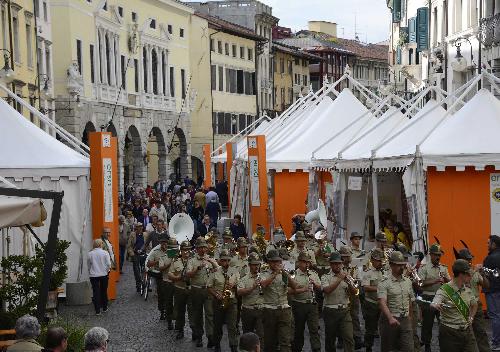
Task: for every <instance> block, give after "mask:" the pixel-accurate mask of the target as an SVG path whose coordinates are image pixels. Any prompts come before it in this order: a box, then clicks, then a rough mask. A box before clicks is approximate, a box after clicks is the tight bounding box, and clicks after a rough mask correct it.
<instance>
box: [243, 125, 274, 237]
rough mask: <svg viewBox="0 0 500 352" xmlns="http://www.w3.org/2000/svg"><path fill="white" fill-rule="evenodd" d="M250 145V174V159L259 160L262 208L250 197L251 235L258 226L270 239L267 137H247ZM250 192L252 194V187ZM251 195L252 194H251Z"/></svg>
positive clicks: (249, 168) (249, 169)
mask: <svg viewBox="0 0 500 352" xmlns="http://www.w3.org/2000/svg"><path fill="white" fill-rule="evenodd" d="M250 139H254V140H255V141H256V143H257V146H256V148H252V147H250V145H249V144H250V143H249V142H248V141H249V140H250ZM247 143H248V160H249V161H248V163H249V167H248V172H249V173H250V171H251V167H250V157H252V156H255V157H257V160H258V173H259V175H258V179H259V198H260V206H253V205H252V200H251V198H252V197H251V196H250V214H251V222H252V228H251V229H250V231H251V232H250V231H249V233H254V232H255V230H256V229H257V224H260V225H262V226H264V228H265V229H266V237H267V239H269V208H268V194H267V167H266V137H265V136H262V135H259V136H252V137H247ZM250 192H252V189H251V185H250ZM250 194H251V193H250Z"/></svg>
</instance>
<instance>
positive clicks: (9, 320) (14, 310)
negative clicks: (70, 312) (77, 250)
mask: <svg viewBox="0 0 500 352" xmlns="http://www.w3.org/2000/svg"><path fill="white" fill-rule="evenodd" d="M69 245H70V242H68V241H62V240H58V241H57V244H56V255H55V260H54V267H53V269H52V275H51V277H50V285H49V290H55V289H57V288H58V287H60V286H61V285H62V284H63V283H64V280H65V279H66V277H67V275H68V266H67V263H66V261H67V259H68V256H67V255H66V252H65V251H66V249H68V247H69ZM44 263H45V252H44V250H43V248H41V247H39V246H36V247H35V255H34V256H33V257H28V256H24V255H11V256H9V257H6V258H3V259H2V261H1V263H0V266H1V267H2V273H3V274H4V275H5V278H6V280H5V283H4V284H3V285H2V286H1V287H0V297H2V300H3V301H4V302H6V303H7V306H8V309H9V310H8V311H7V312H2V314H1V315H0V328H1V329H10V328H12V327H13V326H14V324H15V322H16V319H17V318H19V317H20V316H22V315H24V314H34V312H35V310H36V305H37V302H38V290H39V288H40V286H41V285H42V278H43V266H44Z"/></svg>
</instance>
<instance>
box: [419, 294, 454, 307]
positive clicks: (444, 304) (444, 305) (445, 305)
mask: <svg viewBox="0 0 500 352" xmlns="http://www.w3.org/2000/svg"><path fill="white" fill-rule="evenodd" d="M417 302H420V303H424V304H431V303H432V301H426V300H425V299H423V298H422V297H421V296H417ZM440 305H441V307H443V308H453V306H450V305H449V304H446V303H441V304H440Z"/></svg>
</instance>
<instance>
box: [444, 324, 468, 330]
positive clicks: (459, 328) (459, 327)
mask: <svg viewBox="0 0 500 352" xmlns="http://www.w3.org/2000/svg"><path fill="white" fill-rule="evenodd" d="M441 325H443V326H445V327H447V328H450V329H453V330H458V331H467V330H469V328H470V325H465V326H450V325H447V324H445V323H441Z"/></svg>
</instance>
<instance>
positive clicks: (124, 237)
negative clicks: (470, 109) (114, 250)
mask: <svg viewBox="0 0 500 352" xmlns="http://www.w3.org/2000/svg"><path fill="white" fill-rule="evenodd" d="M125 219H126V218H125V216H124V215H120V216H119V217H118V223H119V225H118V245H119V247H120V248H119V249H120V274H123V263H124V262H125V253H126V251H127V242H128V237H129V236H130V231H132V229H131V227H130V226H129V225H128V223H127V222H126V220H125Z"/></svg>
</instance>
